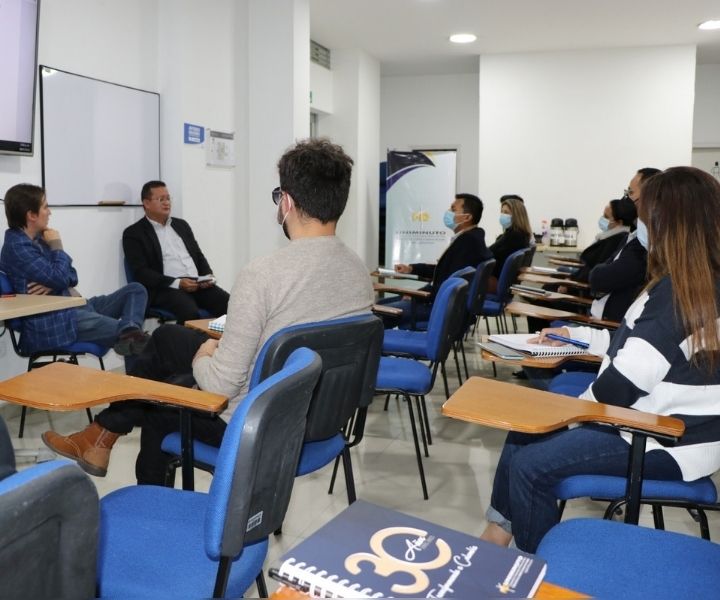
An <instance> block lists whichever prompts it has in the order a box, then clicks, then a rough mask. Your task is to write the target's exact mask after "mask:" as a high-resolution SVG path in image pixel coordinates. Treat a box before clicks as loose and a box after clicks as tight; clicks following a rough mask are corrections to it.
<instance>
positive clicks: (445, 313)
mask: <svg viewBox="0 0 720 600" xmlns="http://www.w3.org/2000/svg"><path fill="white" fill-rule="evenodd" d="M468 287H469V286H468V282H467V281H465V280H464V279H459V278H457V277H450V278H448V279H446V280H445V281H443V284H442V285H441V286H440V290H439V291H438V293H437V296H436V297H435V302H433V306H432V310H431V311H430V319H429V320H428V327H427V347H426V350H427V357H428V358H429V359H430V360H431V361H433V362H443V361H444V360H445V359H446V358H447V355H448V352H450V348H451V346H452V343H453V341H454V340H455V339H456V338H457V334H458V331H459V330H460V329H461V328H462V327H463V325H464V324H465V311H466V307H465V304H466V299H467V291H468Z"/></svg>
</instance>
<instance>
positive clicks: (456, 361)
mask: <svg viewBox="0 0 720 600" xmlns="http://www.w3.org/2000/svg"><path fill="white" fill-rule="evenodd" d="M452 350H453V359H454V360H455V369H456V370H457V374H458V385H462V373H460V361H458V353H457V342H455V343H454V344H453V349H452Z"/></svg>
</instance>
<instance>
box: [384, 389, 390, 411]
mask: <svg viewBox="0 0 720 600" xmlns="http://www.w3.org/2000/svg"><path fill="white" fill-rule="evenodd" d="M389 403H390V392H388V393H387V394H386V396H385V406H384V407H383V410H384V411H385V412H387V409H388V404H389Z"/></svg>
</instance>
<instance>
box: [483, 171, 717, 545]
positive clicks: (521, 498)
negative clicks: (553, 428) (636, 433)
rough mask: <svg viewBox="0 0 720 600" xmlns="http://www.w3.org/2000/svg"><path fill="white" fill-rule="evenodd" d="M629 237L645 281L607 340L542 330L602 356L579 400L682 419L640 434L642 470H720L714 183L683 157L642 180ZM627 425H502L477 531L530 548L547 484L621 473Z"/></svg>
mask: <svg viewBox="0 0 720 600" xmlns="http://www.w3.org/2000/svg"><path fill="white" fill-rule="evenodd" d="M638 208H639V211H638V237H639V239H640V240H641V242H642V243H643V244H645V245H647V246H648V248H649V256H648V276H649V282H648V284H647V285H646V286H645V289H644V290H643V291H642V293H641V294H640V295H639V296H638V298H637V299H636V300H635V302H633V304H632V305H631V306H630V308H629V309H628V311H627V313H626V314H625V317H624V319H623V322H622V325H621V326H620V328H619V329H618V330H617V331H616V332H615V333H614V334H613V336H612V338H611V337H610V334H609V333H608V332H607V331H606V330H599V329H593V328H589V327H561V328H555V329H545V330H543V331H542V333H541V335H540V336H539V337H538V338H536V339H537V340H538V341H539V342H541V343H546V344H547V343H550V344H553V345H560V344H558V343H557V342H552V341H550V340H547V339H546V337H545V336H547V334H548V333H559V334H560V335H564V336H567V337H570V338H573V339H576V340H582V341H585V342H588V343H589V344H590V352H592V353H593V354H597V355H601V356H603V357H604V358H603V362H602V366H601V367H600V372H599V374H598V377H597V379H596V380H595V381H594V382H593V383H592V384H591V385H590V387H588V389H587V390H586V391H585V392H583V394H582V395H581V396H580V397H581V398H584V399H587V400H594V401H597V402H604V403H606V404H612V405H615V406H623V407H628V408H634V409H637V410H643V411H647V412H650V413H655V414H660V415H673V416H675V417H677V418H680V419H682V420H683V421H684V422H685V434H684V435H683V437H682V438H680V440H679V441H678V442H677V443H676V444H674V445H662V444H660V443H659V442H657V441H655V440H654V439H652V438H648V441H647V449H646V453H645V477H646V478H648V479H663V480H683V481H694V480H696V479H699V478H701V477H705V476H707V475H710V474H712V473H714V472H716V471H717V470H718V469H720V402H718V399H717V389H718V386H719V385H720V323H719V321H718V317H720V310H719V300H720V245H718V243H717V240H718V239H720V184H718V182H717V181H715V180H714V179H713V178H712V177H711V176H710V175H709V174H707V173H705V172H703V171H700V170H699V169H695V168H692V167H675V168H672V169H668V170H666V171H664V172H662V173H660V174H658V175H655V176H653V177H651V178H649V179H648V180H647V182H646V183H645V185H644V187H643V191H642V197H641V199H640V201H639V207H638ZM629 449H630V444H629V436H628V435H627V434H620V433H618V432H617V431H615V430H611V429H610V428H607V427H598V426H582V427H577V428H575V429H569V430H565V431H561V432H556V433H553V434H548V435H539V436H533V435H524V434H517V433H510V434H509V435H508V437H507V440H506V442H505V447H504V449H503V452H502V455H501V457H500V461H499V463H498V468H497V471H496V475H495V483H494V487H493V494H492V499H491V507H490V508H489V509H488V515H487V516H488V522H489V523H490V524H489V525H488V527H487V529H486V530H485V533H484V534H483V536H482V537H483V538H484V539H486V540H489V541H493V542H495V543H498V544H504V545H507V544H508V543H509V542H510V540H511V539H512V537H513V536H514V537H515V541H516V544H517V546H518V548H520V549H521V550H525V551H527V552H534V551H535V549H536V548H537V545H538V543H539V541H540V540H541V539H542V537H543V536H544V535H545V533H546V532H547V531H548V530H549V529H550V528H551V527H552V526H553V525H554V524H555V523H557V521H558V507H557V500H556V498H555V497H554V495H553V489H554V487H555V485H556V484H557V483H558V482H559V481H560V480H562V479H564V478H566V477H569V476H571V475H577V474H598V475H614V476H623V477H624V476H626V474H627V464H628V454H629Z"/></svg>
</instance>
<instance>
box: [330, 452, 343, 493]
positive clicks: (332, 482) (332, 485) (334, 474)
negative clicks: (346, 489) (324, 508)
mask: <svg viewBox="0 0 720 600" xmlns="http://www.w3.org/2000/svg"><path fill="white" fill-rule="evenodd" d="M338 466H340V457H339V456H336V457H335V463H334V464H333V470H332V476H331V477H330V487H329V488H328V494H332V493H333V489H335V478H336V477H337V472H338Z"/></svg>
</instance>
